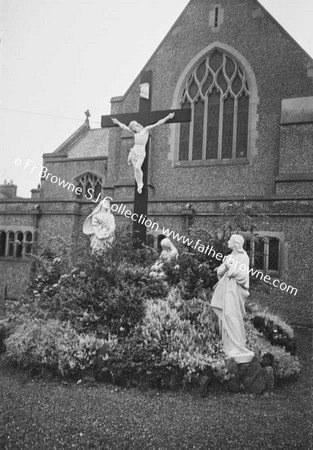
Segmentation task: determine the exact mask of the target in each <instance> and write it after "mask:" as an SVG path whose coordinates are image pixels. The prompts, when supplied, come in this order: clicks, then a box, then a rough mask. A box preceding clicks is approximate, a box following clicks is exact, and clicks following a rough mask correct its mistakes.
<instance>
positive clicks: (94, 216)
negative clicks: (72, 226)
mask: <svg viewBox="0 0 313 450" xmlns="http://www.w3.org/2000/svg"><path fill="white" fill-rule="evenodd" d="M114 231H115V219H114V216H113V214H112V213H111V212H110V202H109V201H108V200H102V201H101V202H100V203H99V205H98V206H97V207H96V208H95V209H94V211H93V212H92V213H91V214H90V215H89V216H88V217H87V219H86V220H85V222H84V225H83V233H84V234H87V235H91V240H90V246H91V249H92V254H95V253H99V252H103V251H104V250H106V249H107V248H108V247H110V245H111V244H112V242H113V240H114Z"/></svg>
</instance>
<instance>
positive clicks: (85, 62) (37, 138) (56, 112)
mask: <svg viewBox="0 0 313 450" xmlns="http://www.w3.org/2000/svg"><path fill="white" fill-rule="evenodd" d="M260 3H261V4H262V5H263V6H264V7H265V8H266V9H267V10H268V11H269V12H270V13H271V14H272V16H273V17H274V18H275V19H276V20H277V21H278V22H279V23H280V24H281V25H282V26H283V27H284V28H285V29H286V30H287V31H288V33H289V34H290V35H291V36H292V37H293V38H294V39H295V40H296V41H297V42H298V43H299V44H300V45H301V46H302V48H303V49H304V50H305V51H306V52H307V53H309V54H310V55H311V56H313V39H312V37H313V36H312V31H311V30H312V21H313V0H260ZM187 4H188V0H157V1H156V0H114V1H112V0H110V1H109V0H0V39H1V41H0V155H1V159H0V184H1V183H3V181H4V179H6V180H8V181H9V180H13V182H14V184H17V185H18V195H19V196H22V197H29V196H30V189H33V188H36V187H37V184H38V183H39V178H38V172H37V171H36V173H34V174H33V175H32V174H31V173H30V171H28V170H24V169H23V167H24V163H26V161H27V160H28V159H31V160H32V161H33V162H34V163H35V165H36V166H38V167H40V166H41V165H42V154H43V153H50V152H53V151H54V150H55V149H56V148H57V147H58V146H59V145H60V144H61V143H62V142H63V141H65V140H66V139H67V138H68V137H69V136H70V135H71V134H72V133H73V132H74V131H75V130H76V129H77V128H78V127H79V126H80V125H81V124H82V123H83V122H84V120H85V114H84V111H86V109H89V111H90V113H91V117H90V125H91V127H92V128H98V127H100V119H101V115H102V114H110V99H111V97H114V96H118V95H123V94H124V93H125V91H126V90H127V89H128V87H129V86H130V84H131V83H132V82H133V80H134V79H135V78H136V76H137V75H138V74H139V72H140V71H141V70H142V68H143V67H144V65H145V64H146V62H147V61H148V59H149V58H150V56H151V55H152V53H153V52H154V51H155V49H156V48H157V46H158V45H159V44H160V42H161V41H162V39H163V38H164V36H165V35H166V33H167V32H168V31H169V29H170V28H171V26H172V25H173V23H174V22H175V20H176V19H177V18H178V16H179V15H180V13H181V12H182V11H183V9H184V8H185V6H186V5H187ZM16 160H20V161H22V164H21V165H20V166H17V165H16V164H15V162H16Z"/></svg>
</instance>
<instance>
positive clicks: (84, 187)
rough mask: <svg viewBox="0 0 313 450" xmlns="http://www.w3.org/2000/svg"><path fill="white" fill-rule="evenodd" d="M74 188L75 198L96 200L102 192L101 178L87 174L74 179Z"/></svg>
mask: <svg viewBox="0 0 313 450" xmlns="http://www.w3.org/2000/svg"><path fill="white" fill-rule="evenodd" d="M75 187H76V189H75V192H76V198H79V199H84V200H96V199H97V198H98V197H99V195H100V194H101V192H102V178H101V177H100V176H99V175H96V174H95V173H91V172H87V173H84V174H82V175H80V176H79V177H77V178H76V179H75ZM77 188H79V189H77Z"/></svg>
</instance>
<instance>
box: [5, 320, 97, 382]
mask: <svg viewBox="0 0 313 450" xmlns="http://www.w3.org/2000/svg"><path fill="white" fill-rule="evenodd" d="M103 343H104V340H102V339H97V338H96V337H95V335H94V334H78V333H77V332H76V331H75V330H74V329H73V328H72V327H71V326H70V324H68V323H61V322H59V321H58V320H52V319H49V320H47V321H44V320H41V319H33V320H26V321H25V323H23V324H22V325H20V326H19V327H18V328H17V329H16V331H15V332H14V333H13V334H12V335H11V336H10V337H9V338H8V339H7V341H6V359H7V360H8V361H10V362H15V363H17V364H18V365H19V366H20V367H22V368H29V369H32V370H36V371H40V372H42V371H43V370H45V369H46V370H49V371H51V372H53V373H55V374H58V375H62V377H67V376H77V375H78V374H79V373H81V372H82V371H84V370H86V369H90V368H92V367H93V365H94V362H95V356H96V352H97V350H98V349H99V348H100V347H101V346H102V345H103Z"/></svg>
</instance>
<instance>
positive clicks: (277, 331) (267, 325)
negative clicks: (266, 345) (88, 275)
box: [248, 305, 296, 355]
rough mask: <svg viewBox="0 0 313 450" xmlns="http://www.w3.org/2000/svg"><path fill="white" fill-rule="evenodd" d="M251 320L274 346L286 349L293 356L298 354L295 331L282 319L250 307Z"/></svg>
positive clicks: (254, 306) (252, 306)
mask: <svg viewBox="0 0 313 450" xmlns="http://www.w3.org/2000/svg"><path fill="white" fill-rule="evenodd" d="M248 317H249V319H250V321H251V323H252V324H253V326H254V327H255V328H256V329H257V330H259V331H260V332H261V333H262V334H263V336H265V337H266V339H268V340H269V341H270V343H271V344H272V345H274V346H279V347H284V348H285V350H286V351H287V352H289V353H291V354H292V355H295V354H296V340H295V338H294V332H293V329H292V328H291V327H290V326H289V325H288V324H287V323H286V322H284V321H283V320H282V319H281V318H280V317H278V316H276V315H274V314H271V313H269V312H268V311H263V310H261V309H259V308H258V307H257V306H256V305H250V314H249V316H248Z"/></svg>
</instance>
